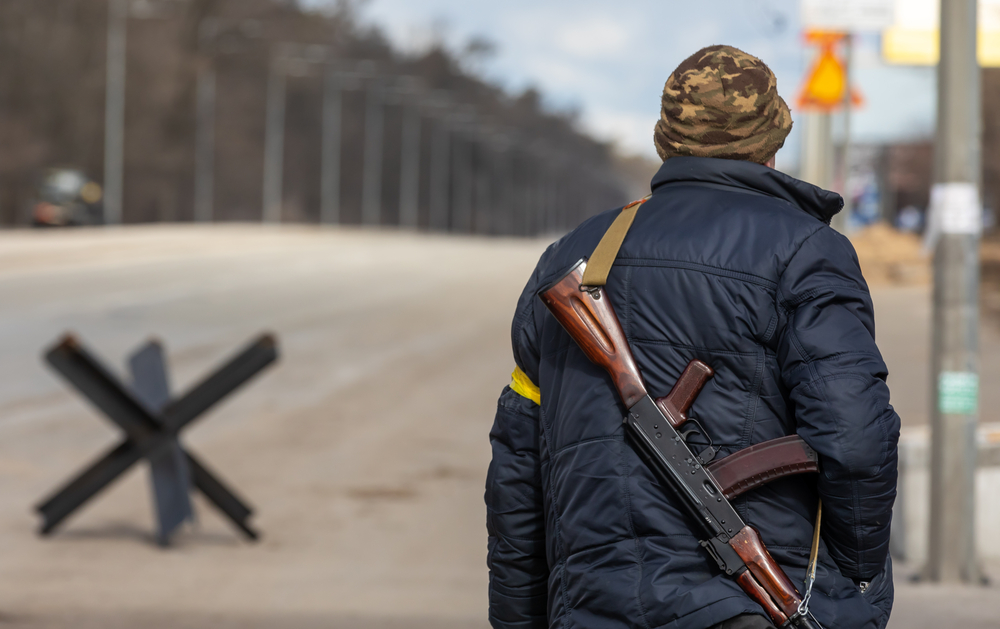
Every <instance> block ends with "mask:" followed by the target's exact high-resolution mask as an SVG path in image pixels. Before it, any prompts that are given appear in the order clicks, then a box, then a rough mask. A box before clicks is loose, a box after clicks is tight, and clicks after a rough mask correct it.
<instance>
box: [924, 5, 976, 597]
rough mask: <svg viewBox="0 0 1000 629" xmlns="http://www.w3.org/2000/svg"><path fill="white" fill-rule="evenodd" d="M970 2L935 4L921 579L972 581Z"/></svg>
mask: <svg viewBox="0 0 1000 629" xmlns="http://www.w3.org/2000/svg"><path fill="white" fill-rule="evenodd" d="M981 119H982V111H981V104H980V78H979V66H978V63H977V59H976V1H975V0H941V59H940V61H939V63H938V126H937V141H936V146H935V155H934V157H935V160H934V161H935V164H934V166H935V181H936V183H935V185H934V188H933V190H932V203H931V206H932V218H931V223H932V225H931V229H932V230H933V229H936V230H937V234H938V239H937V244H936V248H935V254H934V307H933V330H932V352H933V353H932V358H931V375H932V378H931V390H932V391H933V398H932V404H931V509H930V513H931V519H930V548H929V553H928V558H929V563H928V576H929V577H930V579H931V580H933V581H937V582H950V583H955V582H974V581H978V580H979V577H980V570H979V565H978V562H977V558H976V541H975V495H976V492H975V471H976V424H977V422H978V388H979V338H978V336H979V335H978V331H979V301H978V296H979V234H980V231H981V219H982V214H981V212H982V210H981V204H980V202H979V182H980V176H981V162H980V160H981V156H980V143H981V129H982V122H981Z"/></svg>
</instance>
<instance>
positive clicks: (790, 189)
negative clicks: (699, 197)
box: [652, 157, 844, 225]
mask: <svg viewBox="0 0 1000 629" xmlns="http://www.w3.org/2000/svg"><path fill="white" fill-rule="evenodd" d="M674 183H707V184H713V185H721V186H728V187H732V188H738V189H742V190H746V191H748V192H754V193H757V194H766V195H768V196H772V197H775V198H778V199H782V200H784V201H787V202H789V203H791V204H792V205H794V206H795V207H797V208H799V209H801V210H802V211H804V212H806V213H807V214H809V215H810V216H814V217H816V218H818V219H819V220H821V221H823V222H824V223H826V224H827V225H829V224H830V219H831V218H833V216H834V214H836V213H837V212H839V211H840V210H841V209H843V207H844V200H843V199H842V198H841V197H840V195H839V194H837V193H836V192H830V191H829V190H824V189H822V188H819V187H817V186H814V185H812V184H809V183H806V182H804V181H799V180H798V179H795V178H794V177H789V176H788V175H786V174H784V173H782V172H780V171H777V170H775V169H773V168H769V167H768V166H764V165H762V164H754V163H753V162H744V161H739V160H734V159H716V158H712V157H671V158H670V159H668V160H667V161H665V162H663V166H661V167H660V170H659V171H658V172H657V173H656V176H655V177H653V182H652V188H653V192H654V193H655V192H656V190H657V188H660V187H661V186H665V185H667V184H674Z"/></svg>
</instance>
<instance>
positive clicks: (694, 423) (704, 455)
mask: <svg viewBox="0 0 1000 629" xmlns="http://www.w3.org/2000/svg"><path fill="white" fill-rule="evenodd" d="M684 425H685V426H691V427H690V428H688V429H687V430H682V431H681V432H680V435H681V439H683V440H684V442H685V443H687V441H688V437H690V436H691V435H701V436H702V437H704V438H705V439H707V440H708V446H707V447H706V448H705V449H704V450H702V451H701V452H699V453H698V455H697V457H698V462H699V463H701V464H702V465H708V464H709V463H711V462H712V460H713V459H714V458H715V455H716V454H717V453H718V451H719V450H718V448H716V447H715V442H714V441H712V437H710V436H709V434H708V432H707V431H706V430H705V427H704V426H702V425H701V424H700V423H698V420H697V419H689V420H687V422H686V423H685V424H684ZM688 445H694V444H690V443H688Z"/></svg>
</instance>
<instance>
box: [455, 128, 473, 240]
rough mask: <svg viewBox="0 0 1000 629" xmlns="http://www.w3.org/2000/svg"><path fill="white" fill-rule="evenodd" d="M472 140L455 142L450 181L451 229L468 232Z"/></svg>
mask: <svg viewBox="0 0 1000 629" xmlns="http://www.w3.org/2000/svg"><path fill="white" fill-rule="evenodd" d="M472 146H473V145H472V142H471V141H470V140H468V139H466V138H462V137H460V138H458V141H457V142H456V143H455V150H454V151H453V153H454V161H455V165H454V171H453V172H454V173H455V177H454V179H453V181H452V184H453V186H454V190H452V200H453V206H452V217H451V222H452V224H451V228H452V231H456V232H461V233H468V232H470V231H471V230H472V181H471V180H472Z"/></svg>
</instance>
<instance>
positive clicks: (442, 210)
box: [428, 120, 451, 231]
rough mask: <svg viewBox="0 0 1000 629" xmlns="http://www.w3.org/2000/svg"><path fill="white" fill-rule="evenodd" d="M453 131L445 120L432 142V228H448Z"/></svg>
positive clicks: (435, 131)
mask: <svg viewBox="0 0 1000 629" xmlns="http://www.w3.org/2000/svg"><path fill="white" fill-rule="evenodd" d="M450 153H451V132H450V130H449V129H448V124H447V123H446V122H445V121H443V120H442V121H440V122H438V124H437V125H436V128H435V130H434V137H433V140H432V144H431V189H430V197H431V198H430V205H431V207H430V218H429V221H428V226H429V227H430V229H433V230H439V231H447V230H448V188H449V186H448V180H449V179H450V178H451V155H450Z"/></svg>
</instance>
